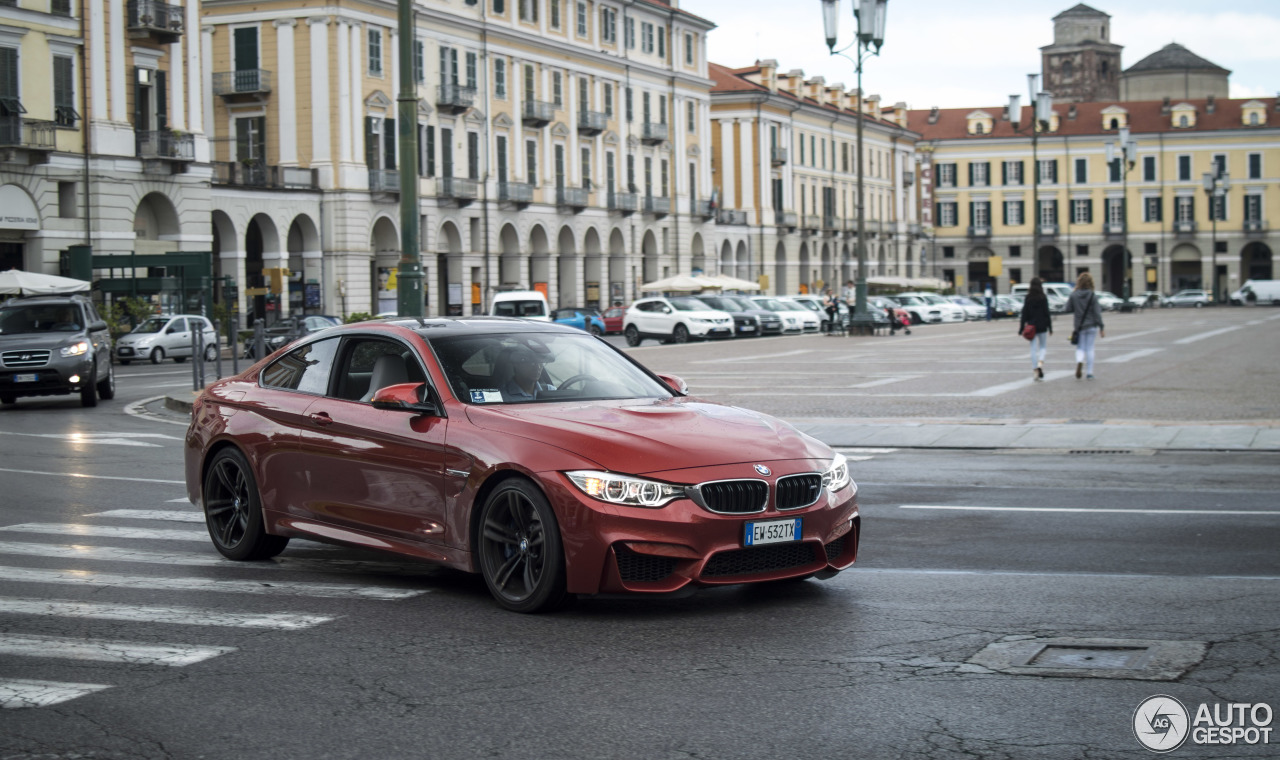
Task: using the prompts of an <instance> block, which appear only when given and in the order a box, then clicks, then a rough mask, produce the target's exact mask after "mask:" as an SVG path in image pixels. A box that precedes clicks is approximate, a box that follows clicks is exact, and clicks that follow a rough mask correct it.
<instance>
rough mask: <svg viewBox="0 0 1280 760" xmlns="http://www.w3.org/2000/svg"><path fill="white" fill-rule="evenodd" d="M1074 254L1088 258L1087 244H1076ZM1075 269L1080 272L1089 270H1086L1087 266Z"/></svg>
mask: <svg viewBox="0 0 1280 760" xmlns="http://www.w3.org/2000/svg"><path fill="white" fill-rule="evenodd" d="M1076 256H1077V257H1078V258H1082V259H1087V258H1089V246H1087V245H1077V246H1076ZM1077 271H1080V272H1087V271H1089V270H1088V268H1085V269H1080V270H1077Z"/></svg>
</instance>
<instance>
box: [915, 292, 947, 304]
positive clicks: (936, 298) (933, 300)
mask: <svg viewBox="0 0 1280 760" xmlns="http://www.w3.org/2000/svg"><path fill="white" fill-rule="evenodd" d="M920 298H921V300H923V301H924V302H925V303H941V304H945V303H946V302H947V299H945V298H943V297H942V296H935V295H932V294H931V295H925V296H920Z"/></svg>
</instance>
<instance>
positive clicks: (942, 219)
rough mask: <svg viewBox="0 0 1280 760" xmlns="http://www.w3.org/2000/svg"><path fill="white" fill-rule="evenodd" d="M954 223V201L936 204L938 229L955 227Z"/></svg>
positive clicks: (955, 222)
mask: <svg viewBox="0 0 1280 760" xmlns="http://www.w3.org/2000/svg"><path fill="white" fill-rule="evenodd" d="M956 224H957V221H956V203H955V201H942V202H939V203H938V226H939V227H955V226H956Z"/></svg>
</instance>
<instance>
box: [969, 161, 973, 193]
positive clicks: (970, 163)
mask: <svg viewBox="0 0 1280 760" xmlns="http://www.w3.org/2000/svg"><path fill="white" fill-rule="evenodd" d="M969 187H973V162H972V161H970V162H969Z"/></svg>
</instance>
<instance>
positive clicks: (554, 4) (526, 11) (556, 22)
mask: <svg viewBox="0 0 1280 760" xmlns="http://www.w3.org/2000/svg"><path fill="white" fill-rule="evenodd" d="M520 20H521V21H528V22H529V23H530V24H536V23H538V0H520ZM551 27H552V28H553V29H559V28H560V0H551Z"/></svg>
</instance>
